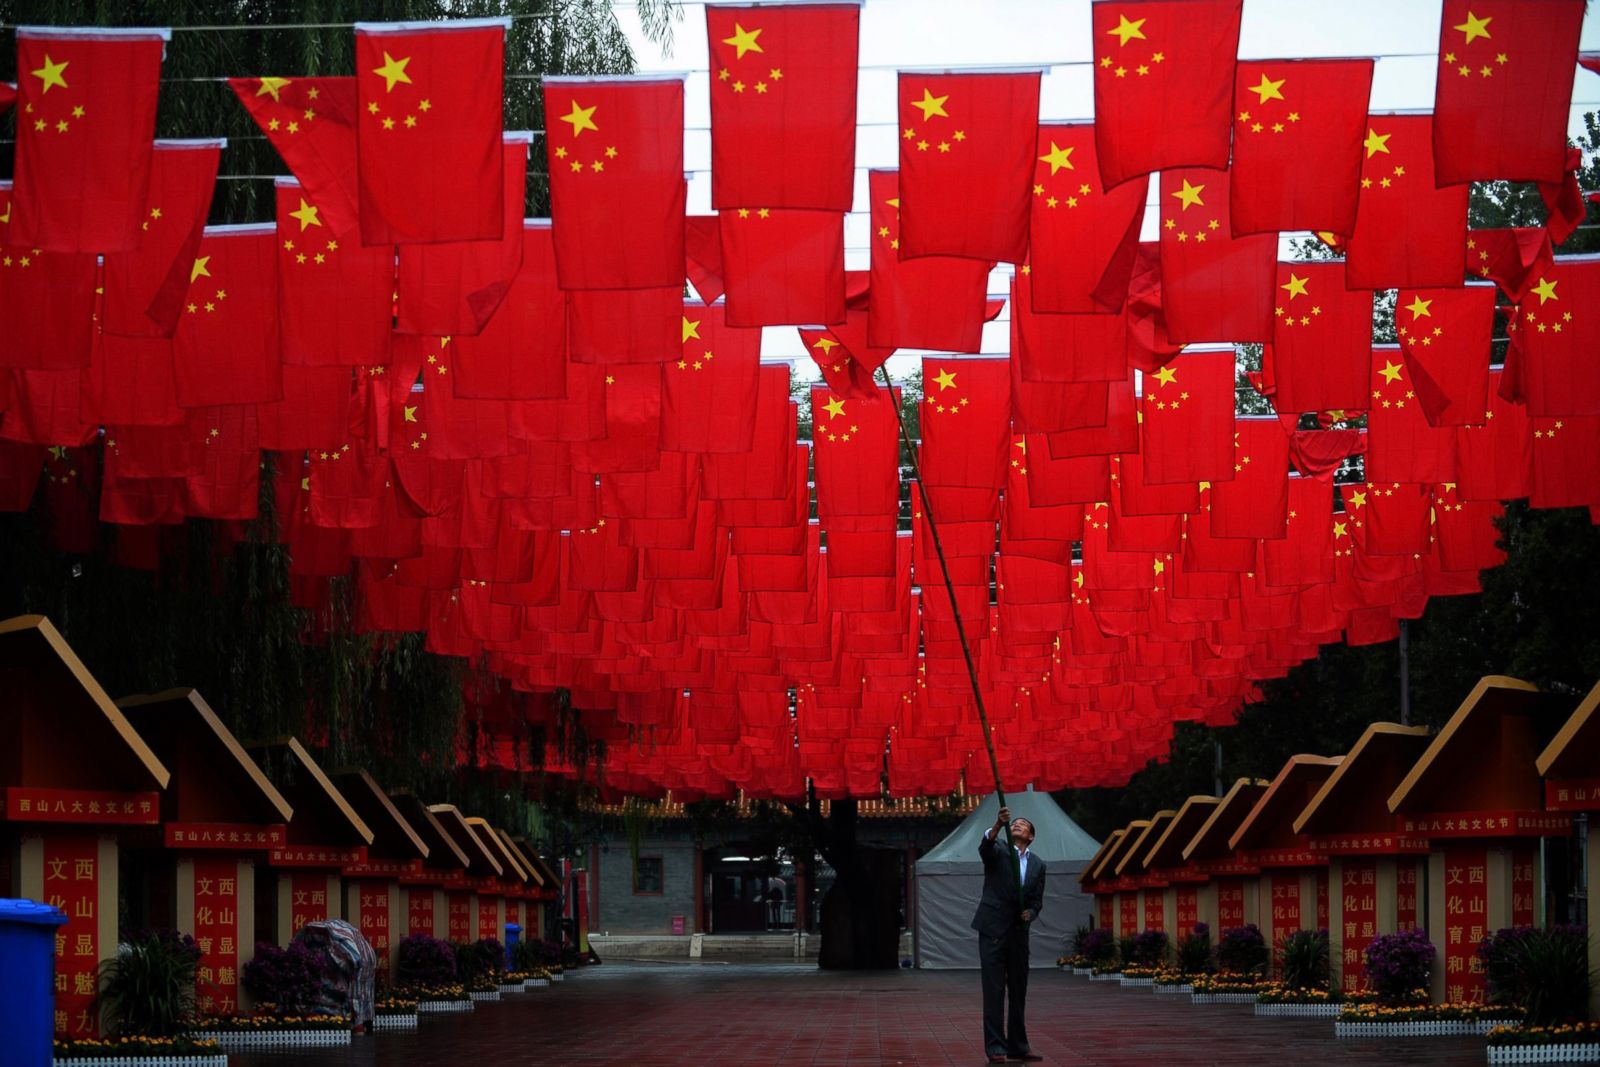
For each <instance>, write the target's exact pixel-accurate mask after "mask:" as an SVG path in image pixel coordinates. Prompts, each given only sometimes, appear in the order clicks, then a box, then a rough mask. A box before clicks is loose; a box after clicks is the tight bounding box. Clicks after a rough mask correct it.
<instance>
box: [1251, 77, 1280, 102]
mask: <svg viewBox="0 0 1600 1067" xmlns="http://www.w3.org/2000/svg"><path fill="white" fill-rule="evenodd" d="M1287 80H1288V79H1287V78H1279V79H1278V80H1277V81H1273V80H1272V79H1271V78H1269V77H1267V76H1266V74H1264V73H1263V74H1262V75H1261V84H1260V85H1252V86H1250V87H1249V88H1250V91H1251V92H1252V93H1255V94H1256V96H1258V97H1260V100H1258V101H1257V103H1261V104H1265V103H1266V102H1267V101H1268V100H1282V99H1283V92H1282V89H1283V83H1284V82H1285V81H1287Z"/></svg>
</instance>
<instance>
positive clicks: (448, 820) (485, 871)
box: [428, 804, 502, 878]
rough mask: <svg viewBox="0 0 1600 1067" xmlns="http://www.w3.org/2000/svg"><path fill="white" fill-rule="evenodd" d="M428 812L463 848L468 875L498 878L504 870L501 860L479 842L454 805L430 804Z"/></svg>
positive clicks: (465, 818) (464, 817) (463, 816)
mask: <svg viewBox="0 0 1600 1067" xmlns="http://www.w3.org/2000/svg"><path fill="white" fill-rule="evenodd" d="M428 810H429V811H431V812H433V815H434V818H436V819H438V820H439V826H440V827H441V828H443V830H444V832H445V833H446V834H448V835H450V839H451V840H452V841H454V842H455V843H456V844H458V845H460V846H461V851H462V852H463V853H464V854H465V855H466V857H467V873H468V874H470V875H472V876H473V877H475V878H498V877H500V874H501V871H502V868H501V865H500V861H499V859H497V858H496V857H495V855H494V853H492V852H490V851H489V849H488V847H487V846H486V845H485V844H484V843H483V842H482V841H480V840H478V835H477V833H476V832H475V831H474V830H473V829H472V827H470V826H468V825H467V817H466V816H465V815H463V814H461V812H460V810H459V809H458V808H457V807H456V806H455V805H454V804H429V805H428Z"/></svg>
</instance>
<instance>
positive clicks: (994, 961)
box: [972, 808, 1045, 1063]
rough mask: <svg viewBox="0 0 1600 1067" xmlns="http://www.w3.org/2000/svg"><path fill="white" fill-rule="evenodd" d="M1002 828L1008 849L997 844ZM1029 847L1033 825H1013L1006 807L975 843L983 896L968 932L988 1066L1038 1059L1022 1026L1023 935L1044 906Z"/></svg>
mask: <svg viewBox="0 0 1600 1067" xmlns="http://www.w3.org/2000/svg"><path fill="white" fill-rule="evenodd" d="M1008 823H1009V824H1010V829H1011V846H1010V847H1007V846H1006V844H1005V842H1004V841H999V840H997V838H998V836H999V834H1000V831H1001V830H1003V829H1005V828H1006V825H1007V824H1008ZM1032 845H1033V823H1031V822H1029V821H1028V820H1027V819H1022V818H1018V819H1015V820H1013V819H1012V818H1011V811H1010V809H1009V808H1001V809H1000V817H999V818H998V819H996V820H995V824H994V825H993V826H992V827H990V828H989V829H988V830H986V831H984V834H983V840H982V841H980V842H978V857H979V858H980V859H982V860H983V896H982V897H981V898H980V899H979V900H978V913H977V914H976V915H974V916H973V917H972V928H973V929H974V930H976V931H978V961H979V966H980V967H981V968H982V975H983V1048H984V1051H985V1052H986V1053H987V1054H988V1056H989V1062H990V1063H1004V1062H1006V1060H1007V1059H1012V1060H1029V1061H1031V1060H1039V1059H1043V1058H1044V1057H1042V1056H1039V1055H1038V1054H1037V1053H1035V1052H1034V1051H1033V1050H1032V1049H1031V1048H1029V1047H1028V1026H1027V1023H1026V1022H1024V1020H1023V1011H1024V1009H1025V1008H1026V1006H1027V1000H1028V931H1029V929H1030V927H1031V926H1032V925H1033V920H1034V919H1036V918H1038V917H1039V910H1040V909H1041V908H1043V907H1044V875H1045V870H1044V860H1042V859H1040V858H1039V857H1037V856H1035V855H1032V854H1031V851H1030V849H1031V848H1032ZM1019 878H1020V882H1019V880H1018V879H1019ZM1019 885H1020V889H1019ZM1008 992H1009V993H1010V995H1011V1012H1010V1019H1009V1026H1006V1027H1004V1028H1002V1025H1001V1024H1002V1019H1001V1009H1002V1008H1003V1007H1004V1005H1005V999H1006V994H1007V993H1008Z"/></svg>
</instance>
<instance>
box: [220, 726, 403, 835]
mask: <svg viewBox="0 0 1600 1067" xmlns="http://www.w3.org/2000/svg"><path fill="white" fill-rule="evenodd" d="M245 750H246V751H247V752H249V753H250V754H251V755H252V756H254V757H255V758H256V759H257V760H258V761H259V762H260V763H261V765H262V769H263V770H265V771H266V772H267V777H269V778H271V779H273V781H274V782H275V783H276V784H277V786H278V788H279V790H280V791H281V792H282V793H283V795H284V796H286V797H288V798H289V803H290V804H291V805H292V806H293V807H294V818H293V819H290V820H289V829H288V838H289V844H291V845H324V846H329V847H337V848H349V847H357V846H366V845H370V844H372V837H373V834H372V830H371V828H370V827H368V826H367V824H366V822H365V821H364V820H363V819H362V818H361V816H360V815H357V814H356V809H355V808H353V807H351V806H350V801H349V800H347V799H346V798H345V795H344V794H343V793H341V792H339V787H338V786H336V785H334V784H333V782H332V781H330V780H329V779H328V776H327V775H326V774H324V773H322V768H321V767H319V766H317V761H316V760H314V759H312V758H311V753H309V752H307V751H306V750H305V746H304V745H302V744H301V743H300V741H299V739H298V738H294V737H280V738H278V739H276V740H274V741H259V742H254V743H252V744H249V745H246V746H245Z"/></svg>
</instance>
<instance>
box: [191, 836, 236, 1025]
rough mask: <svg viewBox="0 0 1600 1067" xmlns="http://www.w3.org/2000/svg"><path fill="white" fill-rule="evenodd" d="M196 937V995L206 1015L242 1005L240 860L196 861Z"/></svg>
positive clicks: (205, 858) (206, 859)
mask: <svg viewBox="0 0 1600 1067" xmlns="http://www.w3.org/2000/svg"><path fill="white" fill-rule="evenodd" d="M194 939H195V942H196V943H197V944H198V945H199V946H200V952H201V958H200V970H199V974H198V980H197V981H196V983H195V984H196V987H197V988H196V996H197V997H198V998H199V1007H200V1011H201V1013H202V1014H205V1015H212V1014H215V1015H229V1014H232V1013H233V1012H235V1011H237V1010H238V1009H239V861H238V860H236V859H230V858H226V857H211V856H205V857H198V858H196V859H195V861H194Z"/></svg>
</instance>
